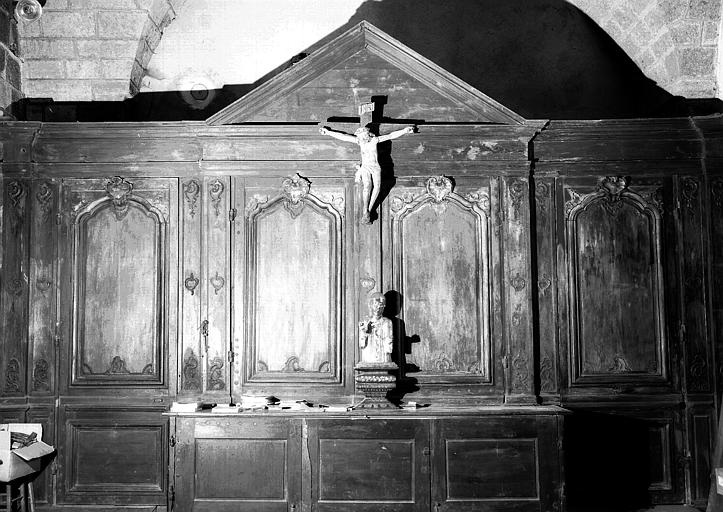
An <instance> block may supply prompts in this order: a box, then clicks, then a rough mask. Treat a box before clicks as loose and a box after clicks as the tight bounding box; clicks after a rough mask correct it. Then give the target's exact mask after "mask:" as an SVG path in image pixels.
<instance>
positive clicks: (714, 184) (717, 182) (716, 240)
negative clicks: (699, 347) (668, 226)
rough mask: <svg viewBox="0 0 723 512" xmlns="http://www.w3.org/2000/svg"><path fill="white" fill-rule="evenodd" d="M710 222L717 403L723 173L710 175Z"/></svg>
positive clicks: (721, 390)
mask: <svg viewBox="0 0 723 512" xmlns="http://www.w3.org/2000/svg"><path fill="white" fill-rule="evenodd" d="M708 192H709V194H710V196H709V201H708V205H709V206H708V208H709V210H708V224H709V231H708V232H709V236H708V240H709V244H710V246H709V247H710V248H709V250H710V262H709V269H710V270H709V272H710V290H711V297H710V302H711V311H712V314H711V323H712V327H713V336H712V339H713V340H716V342H715V351H716V352H715V358H716V361H717V363H718V364H717V366H716V382H717V388H716V401H715V403H716V405H720V404H721V399H722V398H723V176H721V175H713V176H710V177H709V181H708Z"/></svg>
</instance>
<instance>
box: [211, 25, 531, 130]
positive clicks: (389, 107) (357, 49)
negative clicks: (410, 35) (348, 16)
mask: <svg viewBox="0 0 723 512" xmlns="http://www.w3.org/2000/svg"><path fill="white" fill-rule="evenodd" d="M373 96H385V97H386V104H385V105H384V112H383V114H384V117H385V118H388V119H394V120H399V121H406V122H425V123H430V122H431V123H434V122H438V123H450V122H452V123H454V122H458V123H495V124H506V125H519V124H522V123H524V122H525V119H524V118H522V117H521V116H520V115H518V114H516V113H515V112H513V111H512V110H510V109H508V108H507V107H505V106H504V105H501V104H500V103H498V102H496V101H495V100H493V99H492V98H490V97H488V96H486V95H485V94H483V93H481V92H480V91H478V90H477V89H475V88H474V87H472V86H471V85H469V84H467V83H466V82H464V81H462V80H460V79H459V78H457V77H456V76H454V75H452V74H451V73H448V72H447V71H445V70H444V69H442V68H440V67H439V66H437V65H436V64H434V63H433V62H432V61H430V60H428V59H426V58H424V57H423V56H421V55H420V54H418V53H416V52H415V51H413V50H411V49H410V48H408V47H406V46H405V45H403V44H402V43H400V42H399V41H397V40H395V39H394V38H392V37H390V36H389V35H388V34H386V33H384V32H383V31H381V30H379V29H378V28H376V27H374V26H373V25H371V24H370V23H368V22H366V21H362V22H361V23H359V24H358V25H356V26H354V27H352V28H351V29H349V30H348V31H346V32H344V33H343V34H341V35H340V36H338V37H336V38H334V39H333V40H331V41H330V42H328V43H326V44H324V45H323V46H321V47H320V48H318V49H316V50H313V51H311V52H310V53H309V54H308V55H307V56H306V57H305V58H303V59H302V60H300V61H298V62H296V63H295V64H293V65H290V66H289V67H287V68H286V69H284V70H283V71H281V72H280V73H278V74H277V75H275V76H273V77H271V78H270V79H269V80H267V81H265V82H264V83H262V84H261V85H259V86H258V87H256V88H255V89H254V90H252V91H251V92H250V93H248V94H247V95H245V96H244V97H242V98H240V99H239V100H237V101H235V102H234V103H232V104H231V105H229V106H228V107H226V108H224V109H223V110H221V111H220V112H218V113H217V114H215V115H213V116H212V117H210V118H209V119H208V120H207V121H206V122H207V123H208V124H211V125H224V124H237V123H314V122H325V121H327V120H328V119H330V118H349V117H355V116H358V113H357V106H358V105H360V104H361V103H365V102H368V101H370V99H371V97H373Z"/></svg>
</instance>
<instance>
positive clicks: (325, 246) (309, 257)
mask: <svg viewBox="0 0 723 512" xmlns="http://www.w3.org/2000/svg"><path fill="white" fill-rule="evenodd" d="M337 197H338V198H340V199H342V203H341V204H342V206H341V211H343V197H344V191H343V190H342V189H339V191H338V194H337ZM338 207H339V205H338V204H337V205H333V204H331V203H330V202H326V201H325V200H322V199H320V198H319V197H316V196H315V195H314V194H312V193H310V182H309V181H308V180H306V179H304V178H302V177H301V176H298V175H297V176H296V177H294V178H288V179H285V180H284V181H283V186H282V192H281V194H279V195H276V196H275V197H271V198H269V197H267V196H264V197H263V198H262V197H260V196H258V195H257V196H255V197H252V198H250V199H249V202H248V204H247V208H246V232H247V242H248V243H247V246H246V251H247V267H248V274H247V275H248V283H247V284H248V286H247V290H248V293H249V294H250V296H249V297H248V298H247V300H248V308H249V313H248V319H249V322H248V326H247V357H246V378H247V379H248V380H250V381H262V382H289V383H290V382H296V381H304V382H319V383H338V382H340V379H341V367H340V354H341V311H342V291H341V290H342V215H341V213H340V211H339V210H338V209H337V208H338Z"/></svg>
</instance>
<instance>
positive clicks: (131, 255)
mask: <svg viewBox="0 0 723 512" xmlns="http://www.w3.org/2000/svg"><path fill="white" fill-rule="evenodd" d="M63 188H64V191H63V202H64V205H63V207H64V210H65V212H66V214H67V215H68V217H69V224H68V233H67V237H66V238H65V247H64V249H63V252H64V256H65V259H66V262H67V270H68V272H69V274H70V282H69V283H67V284H68V287H67V289H66V290H65V291H64V294H63V303H64V304H63V307H64V311H63V315H62V316H63V320H64V322H67V323H69V324H70V332H69V334H70V339H71V343H70V345H71V358H70V364H69V366H70V367H69V368H68V370H69V372H70V376H69V381H70V386H101V387H103V386H110V387H114V386H155V387H160V386H164V385H165V384H166V373H167V368H166V361H167V357H166V353H167V352H166V351H167V347H168V330H169V324H173V323H174V322H175V321H174V318H175V317H174V313H173V312H174V308H172V307H170V305H171V304H172V301H171V295H169V282H168V281H169V275H170V272H169V262H170V261H172V259H173V257H174V253H175V242H172V240H174V234H173V229H172V221H171V219H173V218H174V217H175V215H176V199H175V198H176V192H175V180H171V179H157V180H154V179H134V180H133V181H128V180H126V179H123V178H120V177H115V178H112V179H110V180H107V179H98V180H96V179H86V180H65V181H64V184H63Z"/></svg>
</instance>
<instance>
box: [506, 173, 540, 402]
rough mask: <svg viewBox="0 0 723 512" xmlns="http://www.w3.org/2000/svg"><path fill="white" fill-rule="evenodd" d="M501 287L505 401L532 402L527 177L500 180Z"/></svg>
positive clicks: (533, 375) (531, 333) (532, 357)
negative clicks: (501, 199) (503, 325)
mask: <svg viewBox="0 0 723 512" xmlns="http://www.w3.org/2000/svg"><path fill="white" fill-rule="evenodd" d="M502 187H503V191H502V196H503V198H504V201H503V204H502V208H503V212H504V219H505V222H504V224H503V229H502V233H503V254H504V262H505V263H504V271H503V289H504V298H505V305H504V309H505V313H504V322H505V332H506V354H505V356H504V358H505V359H504V361H505V365H504V366H505V403H506V404H535V403H537V400H536V396H535V373H534V368H535V354H534V344H533V325H532V320H533V318H532V292H533V290H534V287H533V283H532V282H531V281H532V273H531V268H532V263H531V261H530V243H531V240H530V236H529V235H530V199H529V197H530V196H529V194H530V180H529V178H528V177H522V176H509V177H506V178H505V179H503V180H502Z"/></svg>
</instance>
